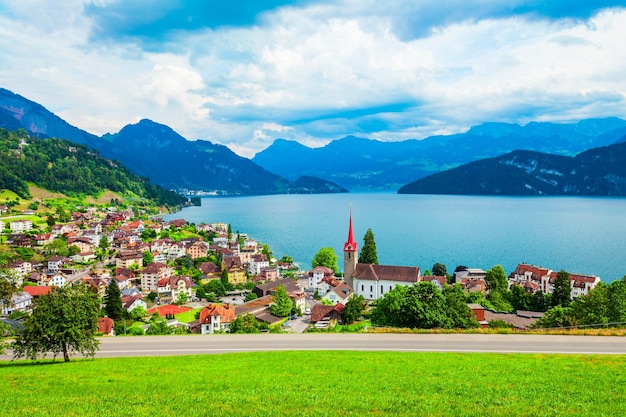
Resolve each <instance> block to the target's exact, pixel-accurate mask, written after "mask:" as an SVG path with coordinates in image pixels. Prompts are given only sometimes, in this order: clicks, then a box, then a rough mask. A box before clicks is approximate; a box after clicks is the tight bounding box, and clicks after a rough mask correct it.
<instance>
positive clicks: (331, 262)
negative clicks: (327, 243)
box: [311, 247, 339, 273]
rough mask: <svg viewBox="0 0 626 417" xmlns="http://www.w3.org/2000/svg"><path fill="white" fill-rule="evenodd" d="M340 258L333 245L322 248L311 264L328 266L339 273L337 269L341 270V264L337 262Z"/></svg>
mask: <svg viewBox="0 0 626 417" xmlns="http://www.w3.org/2000/svg"><path fill="white" fill-rule="evenodd" d="M338 260H339V258H338V257H337V254H336V253H335V250H334V249H333V248H332V247H327V248H321V249H320V250H319V251H318V252H317V253H316V254H315V256H314V257H313V261H311V265H312V266H313V268H315V267H317V266H325V267H326V268H330V269H332V270H333V271H334V272H335V273H337V271H339V264H338V263H337V261H338Z"/></svg>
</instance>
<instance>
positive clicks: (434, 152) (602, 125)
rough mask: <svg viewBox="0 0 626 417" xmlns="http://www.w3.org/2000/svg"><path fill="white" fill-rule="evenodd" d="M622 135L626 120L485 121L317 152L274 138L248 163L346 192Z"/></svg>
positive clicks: (338, 143) (348, 140)
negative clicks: (448, 131)
mask: <svg viewBox="0 0 626 417" xmlns="http://www.w3.org/2000/svg"><path fill="white" fill-rule="evenodd" d="M625 136H626V121H625V120H622V119H618V118H606V119H586V120H582V121H580V122H578V123H572V124H556V123H544V122H532V123H528V124H527V125H525V126H520V125H518V124H511V123H484V124H481V125H479V126H474V127H472V128H471V129H469V130H468V131H467V132H466V133H461V134H455V135H447V136H432V137H429V138H426V139H423V140H415V139H412V140H406V141H402V142H381V141H377V140H370V139H363V138H356V137H353V136H348V137H345V138H343V139H338V140H334V141H332V142H330V143H329V144H328V145H326V146H324V147H320V148H309V147H306V146H303V145H301V144H299V143H297V142H293V141H287V140H284V139H277V140H276V141H275V142H274V143H273V144H272V145H271V146H270V147H268V148H267V149H265V150H263V151H262V152H259V153H258V154H256V155H255V156H254V158H253V159H252V160H253V161H254V162H256V163H257V164H259V165H260V166H262V167H264V168H265V169H267V170H268V171H270V172H274V173H276V174H279V175H282V176H284V177H286V178H289V179H294V178H296V177H298V176H301V175H315V176H317V177H320V178H324V179H327V180H329V181H334V182H336V183H338V184H340V185H342V186H344V187H346V188H349V189H353V190H356V189H397V188H398V187H400V186H401V185H402V184H406V183H408V182H411V181H414V180H416V179H419V178H422V177H425V176H428V175H431V174H434V173H437V172H441V171H444V170H446V169H450V168H454V167H457V166H460V165H462V164H465V163H468V162H471V161H476V160H480V159H483V158H489V157H495V156H498V155H502V154H504V153H507V152H511V151H513V150H518V149H521V150H532V151H538V152H545V153H550V154H558V155H567V156H573V155H575V154H577V153H579V152H582V151H584V150H587V149H590V148H594V147H598V146H605V145H609V144H612V143H615V142H617V141H619V140H621V139H622V138H624V137H625Z"/></svg>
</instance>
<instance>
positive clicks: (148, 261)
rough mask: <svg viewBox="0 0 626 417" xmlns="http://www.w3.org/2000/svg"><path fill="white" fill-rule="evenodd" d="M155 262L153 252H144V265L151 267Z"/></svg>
mask: <svg viewBox="0 0 626 417" xmlns="http://www.w3.org/2000/svg"><path fill="white" fill-rule="evenodd" d="M153 261H154V256H152V252H150V251H149V250H146V251H144V252H143V264H144V265H150V264H151V263H152V262H153Z"/></svg>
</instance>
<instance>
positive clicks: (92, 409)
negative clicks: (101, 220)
mask: <svg viewBox="0 0 626 417" xmlns="http://www.w3.org/2000/svg"><path fill="white" fill-rule="evenodd" d="M625 387H626V355H619V356H609V355H606V356H601V355H544V354H538V355H528V354H478V353H477V354H465V353H463V354H456V353H414V352H407V353H402V352H348V351H300V352H292V351H286V352H260V353H233V354H223V355H203V356H176V357H142V358H115V359H95V360H86V359H84V360H74V361H72V362H69V363H62V362H60V361H56V362H51V361H41V362H38V363H30V362H15V363H14V362H2V363H0V393H2V394H1V395H0V410H1V411H0V415H2V416H5V417H14V416H15V417H17V416H65V417H69V416H259V417H261V416H262V417H268V416H387V415H389V416H565V415H580V416H623V415H626V388H625Z"/></svg>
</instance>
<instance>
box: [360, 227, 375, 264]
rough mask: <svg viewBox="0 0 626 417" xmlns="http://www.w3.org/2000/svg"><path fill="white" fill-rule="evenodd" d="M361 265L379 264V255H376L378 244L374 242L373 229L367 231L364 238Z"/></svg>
mask: <svg viewBox="0 0 626 417" xmlns="http://www.w3.org/2000/svg"><path fill="white" fill-rule="evenodd" d="M359 263H361V264H378V254H377V253H376V242H375V241H374V233H373V232H372V229H367V232H365V236H363V247H362V248H361V253H360V254H359Z"/></svg>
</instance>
